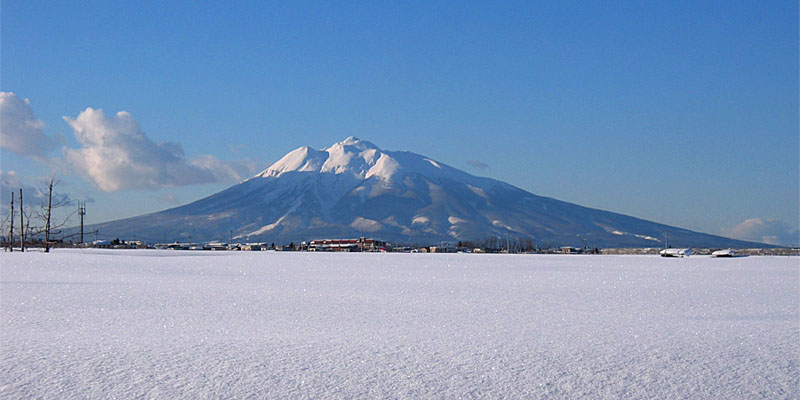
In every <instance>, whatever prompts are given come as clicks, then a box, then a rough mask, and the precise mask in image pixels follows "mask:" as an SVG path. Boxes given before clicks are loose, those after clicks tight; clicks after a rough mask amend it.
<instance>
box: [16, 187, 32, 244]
mask: <svg viewBox="0 0 800 400" xmlns="http://www.w3.org/2000/svg"><path fill="white" fill-rule="evenodd" d="M24 216H25V213H24V212H23V211H22V188H19V251H21V252H23V253H24V252H25V224H24V220H23V217H24ZM12 219H13V218H12ZM28 224H30V221H28Z"/></svg>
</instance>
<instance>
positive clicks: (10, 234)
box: [8, 192, 14, 252]
mask: <svg viewBox="0 0 800 400" xmlns="http://www.w3.org/2000/svg"><path fill="white" fill-rule="evenodd" d="M9 210H11V228H10V229H9V230H8V251H10V252H14V192H11V208H9Z"/></svg>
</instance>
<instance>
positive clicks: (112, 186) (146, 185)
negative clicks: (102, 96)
mask: <svg viewBox="0 0 800 400" xmlns="http://www.w3.org/2000/svg"><path fill="white" fill-rule="evenodd" d="M63 118H64V121H66V122H67V124H69V126H70V127H72V129H73V132H74V134H75V139H77V141H78V142H79V143H80V144H81V146H82V147H81V148H78V149H71V148H64V149H63V153H64V157H65V159H66V161H67V163H68V164H69V165H70V166H71V167H72V168H73V169H74V170H75V171H76V172H77V173H78V174H79V175H80V176H81V177H83V178H84V179H85V180H87V181H89V182H91V183H92V184H93V185H94V186H95V187H96V188H98V189H100V190H102V191H104V192H113V191H117V190H122V189H158V188H162V187H174V186H186V185H193V184H200V183H210V182H216V181H226V180H238V179H240V178H241V175H240V174H239V172H237V170H236V169H234V168H233V167H231V166H229V165H227V164H226V163H224V162H223V161H220V160H218V159H216V158H215V157H213V156H210V155H208V156H203V157H201V158H199V159H197V160H188V159H187V158H186V156H185V155H184V153H183V147H182V146H181V145H180V143H176V142H155V141H153V140H151V139H150V138H148V137H147V135H146V134H145V133H144V132H143V131H142V129H141V127H140V126H139V123H138V122H136V120H135V119H134V118H133V117H132V116H131V114H130V113H128V112H127V111H120V112H118V113H116V114H115V115H113V116H106V115H105V114H104V113H103V110H101V109H93V108H91V107H88V108H86V110H84V111H83V112H81V113H80V114H79V115H78V116H77V117H76V118H75V119H73V118H70V117H63Z"/></svg>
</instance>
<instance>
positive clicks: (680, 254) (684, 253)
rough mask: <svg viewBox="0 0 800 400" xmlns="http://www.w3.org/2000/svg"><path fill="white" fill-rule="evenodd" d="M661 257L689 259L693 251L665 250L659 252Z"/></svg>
mask: <svg viewBox="0 0 800 400" xmlns="http://www.w3.org/2000/svg"><path fill="white" fill-rule="evenodd" d="M658 254H659V255H660V256H661V257H689V256H690V255H692V249H664V250H661V251H659V252H658Z"/></svg>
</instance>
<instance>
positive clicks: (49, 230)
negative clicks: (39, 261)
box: [37, 177, 75, 253]
mask: <svg viewBox="0 0 800 400" xmlns="http://www.w3.org/2000/svg"><path fill="white" fill-rule="evenodd" d="M60 183H61V181H59V180H58V179H57V178H55V177H50V178H49V179H48V181H47V182H46V183H45V186H44V187H42V188H40V189H39V192H41V193H42V194H44V196H45V200H44V201H42V205H41V208H40V210H39V212H38V215H37V217H38V218H39V219H40V220H41V221H42V223H43V224H44V226H43V227H42V229H41V231H40V233H44V251H45V253H49V252H50V245H51V244H53V243H54V242H53V241H51V237H52V235H53V234H58V233H59V232H58V231H56V230H57V229H59V228H61V227H63V226H64V225H66V224H67V223H68V222H69V219H70V217H71V216H72V214H74V213H75V212H72V213H70V214H68V215H66V216H64V217H63V218H61V219H59V220H58V221H56V220H55V219H54V217H53V212H54V211H55V210H57V209H59V208H62V207H65V206H67V205H69V204H71V203H72V201H71V200H70V199H69V196H68V195H66V194H63V193H53V188H54V187H56V186H58V184H60Z"/></svg>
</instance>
